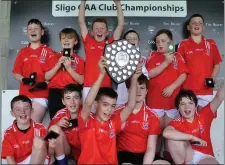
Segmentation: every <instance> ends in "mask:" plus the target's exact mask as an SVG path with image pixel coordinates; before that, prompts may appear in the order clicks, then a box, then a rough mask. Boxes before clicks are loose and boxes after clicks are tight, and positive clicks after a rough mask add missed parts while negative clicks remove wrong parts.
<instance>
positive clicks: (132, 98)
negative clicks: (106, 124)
mask: <svg viewBox="0 0 225 165" xmlns="http://www.w3.org/2000/svg"><path fill="white" fill-rule="evenodd" d="M141 74H142V65H141V63H139V64H138V66H137V70H136V72H135V73H134V75H133V76H132V77H131V86H130V89H129V95H128V104H127V106H126V107H125V108H124V109H123V110H122V111H121V112H120V118H121V121H122V122H124V121H126V120H127V118H128V117H129V115H130V114H131V112H132V111H133V109H134V107H135V104H136V93H137V92H136V91H137V79H138V77H139V76H140V75H141Z"/></svg>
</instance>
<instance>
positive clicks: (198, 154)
mask: <svg viewBox="0 0 225 165" xmlns="http://www.w3.org/2000/svg"><path fill="white" fill-rule="evenodd" d="M193 154H194V155H193V159H192V161H190V162H187V163H186V164H198V163H199V162H200V161H201V160H203V159H205V158H212V159H216V158H215V157H213V156H212V155H208V154H203V153H201V152H198V151H196V150H193Z"/></svg>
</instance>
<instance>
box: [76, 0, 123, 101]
mask: <svg viewBox="0 0 225 165" xmlns="http://www.w3.org/2000/svg"><path fill="white" fill-rule="evenodd" d="M114 2H115V4H116V7H117V18H118V25H117V27H116V29H115V31H114V33H113V36H111V37H110V38H107V36H108V35H109V31H108V24H107V21H106V20H105V19H104V18H96V19H95V20H94V21H93V22H92V29H91V30H92V31H91V32H88V28H87V26H86V23H85V5H86V0H81V5H80V9H79V17H78V23H79V26H80V30H81V36H82V39H83V42H84V49H85V54H86V63H85V76H84V89H83V101H84V100H85V98H86V96H87V94H88V91H89V90H90V88H91V87H92V86H93V84H94V82H95V80H96V79H97V78H98V75H99V72H100V71H99V69H98V61H99V60H100V58H101V56H103V52H104V47H105V45H106V44H108V43H110V42H112V41H113V40H118V39H120V36H121V34H122V31H123V27H124V16H123V11H122V7H121V2H120V0H114ZM101 87H112V80H111V78H110V77H109V75H108V74H106V75H105V77H104V80H103V82H102V84H101Z"/></svg>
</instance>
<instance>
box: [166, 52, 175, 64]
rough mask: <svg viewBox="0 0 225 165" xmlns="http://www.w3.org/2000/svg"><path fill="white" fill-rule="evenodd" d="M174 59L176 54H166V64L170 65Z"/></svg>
mask: <svg viewBox="0 0 225 165" xmlns="http://www.w3.org/2000/svg"><path fill="white" fill-rule="evenodd" d="M173 59H174V54H173V53H166V54H165V62H166V63H167V64H170V63H171V62H172V61H173Z"/></svg>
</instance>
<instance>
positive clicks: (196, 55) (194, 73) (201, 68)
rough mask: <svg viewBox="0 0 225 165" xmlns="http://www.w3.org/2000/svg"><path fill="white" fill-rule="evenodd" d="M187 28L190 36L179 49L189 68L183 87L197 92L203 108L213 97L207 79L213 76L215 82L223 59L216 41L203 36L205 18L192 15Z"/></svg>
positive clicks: (199, 102) (181, 43)
mask: <svg viewBox="0 0 225 165" xmlns="http://www.w3.org/2000/svg"><path fill="white" fill-rule="evenodd" d="M187 29H188V31H189V32H190V37H189V38H187V39H185V40H183V41H181V42H180V44H179V47H178V50H177V52H178V53H180V54H181V55H182V56H183V58H184V60H185V62H186V64H187V67H188V70H189V74H188V76H187V79H186V80H185V81H184V84H183V88H184V89H191V90H193V91H194V92H195V94H196V95H197V98H198V106H199V109H201V108H202V107H204V106H206V105H207V104H208V103H209V102H210V101H211V100H212V99H213V88H209V87H207V86H206V83H205V79H206V78H212V79H213V81H214V82H215V80H216V77H217V75H218V73H219V70H220V63H221V61H222V59H221V56H220V53H219V50H218V47H217V45H216V43H215V41H214V40H212V39H208V38H205V37H204V36H203V31H204V18H203V17H202V16H201V15H200V14H194V15H192V16H191V17H190V19H189V20H188V25H187Z"/></svg>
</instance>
